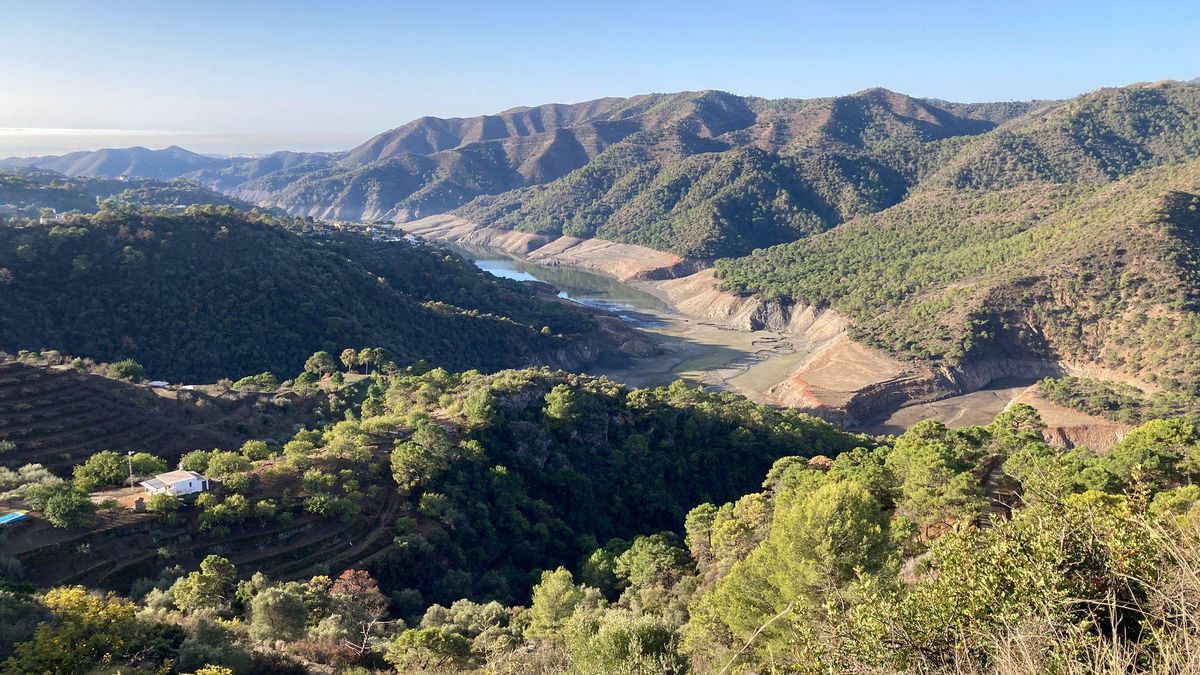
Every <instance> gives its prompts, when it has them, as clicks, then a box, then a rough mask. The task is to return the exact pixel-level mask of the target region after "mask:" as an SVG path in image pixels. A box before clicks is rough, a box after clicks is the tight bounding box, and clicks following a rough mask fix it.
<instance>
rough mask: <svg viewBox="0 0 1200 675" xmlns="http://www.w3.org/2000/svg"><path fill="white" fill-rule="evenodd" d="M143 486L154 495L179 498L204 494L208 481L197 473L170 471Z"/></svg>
mask: <svg viewBox="0 0 1200 675" xmlns="http://www.w3.org/2000/svg"><path fill="white" fill-rule="evenodd" d="M141 485H142V487H144V488H146V491H147V492H149V493H150V494H152V495H153V494H159V493H166V494H169V495H172V496H174V497H179V496H181V495H190V494H194V493H197V492H204V491H205V490H207V489H208V479H207V478H205V477H204V476H201V475H200V474H198V473H196V472H195V471H183V470H180V471H168V472H166V473H160V474H158V475H157V476H155V477H154V478H151V479H150V480H146V481H142V483H141Z"/></svg>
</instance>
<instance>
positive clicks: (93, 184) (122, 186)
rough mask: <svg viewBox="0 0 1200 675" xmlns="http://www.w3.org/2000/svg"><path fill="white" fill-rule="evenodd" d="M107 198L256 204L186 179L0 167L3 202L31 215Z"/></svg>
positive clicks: (88, 209) (132, 202)
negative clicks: (106, 176) (69, 174)
mask: <svg viewBox="0 0 1200 675" xmlns="http://www.w3.org/2000/svg"><path fill="white" fill-rule="evenodd" d="M105 200H112V202H114V203H115V204H120V205H125V206H136V207H142V206H146V207H162V206H190V205H192V204H214V205H217V206H233V207H235V208H240V209H244V210H249V209H251V208H252V207H253V205H252V204H249V203H247V202H244V201H241V200H240V199H234V198H233V197H228V196H226V195H223V194H221V193H219V192H214V191H213V190H210V189H209V188H206V187H203V186H201V185H199V184H196V183H193V182H190V181H186V180H172V181H160V180H151V179H140V178H135V179H129V180H111V179H104V178H88V177H83V176H80V177H75V178H68V177H67V176H65V175H63V174H60V173H56V172H54V171H48V170H45V169H10V170H5V171H0V204H7V205H9V206H13V207H15V208H17V209H18V210H20V211H22V212H25V213H27V214H29V215H34V216H36V215H38V211H39V210H40V209H43V208H49V209H54V210H55V211H59V212H66V211H79V212H81V213H94V212H95V211H96V210H97V209H99V208H100V206H99V204H100V202H102V201H105Z"/></svg>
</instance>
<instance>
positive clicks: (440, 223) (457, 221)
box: [403, 215, 696, 281]
mask: <svg viewBox="0 0 1200 675" xmlns="http://www.w3.org/2000/svg"><path fill="white" fill-rule="evenodd" d="M403 228H404V231H405V232H408V233H410V234H413V235H415V236H418V237H424V238H426V239H436V240H439V241H447V242H450V243H452V244H458V245H459V246H463V247H467V248H471V247H476V248H487V249H491V250H496V251H502V252H505V253H509V254H511V255H515V256H520V257H522V258H526V259H528V260H529V261H531V262H535V263H537V264H539V265H546V266H551V267H553V266H558V265H564V266H569V267H578V268H581V269H585V270H589V271H592V272H599V273H600V274H604V275H606V276H610V277H613V278H615V279H617V280H618V281H630V280H632V279H650V278H670V277H672V276H677V275H679V274H682V273H684V272H690V271H692V270H693V269H694V268H695V265H696V263H694V262H690V261H687V260H684V259H683V258H681V257H679V256H677V255H675V254H674V253H665V252H663V251H655V250H654V249H650V248H646V247H645V246H637V245H635V244H621V243H617V242H614V241H607V240H605V239H580V238H579V237H558V236H551V235H544V234H534V233H532V232H519V231H516V230H501V229H497V228H492V227H481V226H479V225H476V224H474V223H472V222H470V221H467V220H464V219H462V218H459V217H458V216H453V215H439V216H430V217H428V218H422V219H421V220H414V221H412V222H410V223H405V224H404V225H403Z"/></svg>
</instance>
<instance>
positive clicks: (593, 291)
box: [441, 242, 669, 325]
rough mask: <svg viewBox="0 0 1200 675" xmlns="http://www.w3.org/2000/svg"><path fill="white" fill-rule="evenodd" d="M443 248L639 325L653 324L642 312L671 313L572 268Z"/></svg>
mask: <svg viewBox="0 0 1200 675" xmlns="http://www.w3.org/2000/svg"><path fill="white" fill-rule="evenodd" d="M441 245H442V246H445V247H446V248H448V249H450V250H451V251H453V252H455V253H457V254H458V255H460V256H462V257H464V258H466V259H467V260H470V261H471V262H473V263H475V266H476V267H478V268H479V269H481V270H483V271H485V272H487V273H489V274H492V275H495V276H498V277H503V278H505V279H515V280H516V281H541V282H543V283H547V284H550V285H551V286H553V287H555V288H557V289H558V291H559V293H558V295H559V297H561V298H565V299H567V300H570V301H572V302H577V303H579V304H581V305H587V306H588V307H595V308H597V309H603V310H607V311H609V312H612V313H614V314H616V315H618V316H620V317H621V318H622V319H625V320H626V321H630V322H633V323H637V324H639V325H645V324H646V323H647V322H648V321H650V319H649V318H648V317H647V316H645V315H640V314H639V312H663V311H667V310H668V309H669V308H668V307H667V305H666V304H665V303H663V302H662V301H661V300H659V299H658V298H656V297H654V296H653V295H651V294H649V293H646V292H644V291H639V290H638V289H636V288H632V287H630V286H627V285H625V284H623V283H621V282H619V281H617V280H616V279H613V278H611V277H606V276H604V275H601V274H594V273H592V272H586V271H583V270H579V269H575V268H571V267H548V266H543V265H536V264H534V263H531V262H528V261H525V260H519V259H517V258H513V257H511V256H507V255H505V254H503V253H500V252H497V251H490V250H486V249H478V248H464V247H462V246H457V245H453V244H447V243H445V242H441Z"/></svg>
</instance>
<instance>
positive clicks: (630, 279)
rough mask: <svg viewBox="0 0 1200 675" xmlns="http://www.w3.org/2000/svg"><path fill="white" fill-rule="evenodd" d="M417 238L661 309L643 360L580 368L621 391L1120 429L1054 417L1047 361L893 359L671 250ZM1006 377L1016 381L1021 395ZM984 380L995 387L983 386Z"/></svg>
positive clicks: (847, 421) (511, 235) (879, 422)
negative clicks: (627, 292) (576, 273)
mask: <svg viewBox="0 0 1200 675" xmlns="http://www.w3.org/2000/svg"><path fill="white" fill-rule="evenodd" d="M400 227H402V228H403V229H404V230H405V231H406V232H409V233H411V234H414V235H416V236H420V237H423V238H428V239H434V240H440V241H445V242H449V243H453V244H456V245H459V246H462V247H465V248H468V249H470V248H475V249H479V250H488V251H493V252H499V253H503V254H505V255H508V256H512V257H513V258H515V259H517V260H523V261H526V262H529V263H533V264H535V265H538V266H543V267H558V266H562V267H571V268H576V269H581V270H585V271H588V272H592V273H595V274H598V275H602V276H606V277H609V278H612V279H615V280H616V281H618V282H621V283H622V284H625V285H626V286H629V287H630V288H633V289H636V290H639V291H642V292H645V293H648V294H650V295H652V296H654V297H655V298H657V299H659V300H660V301H662V303H663V304H664V305H666V307H667V308H668V309H667V310H666V311H663V312H658V311H652V310H639V311H638V312H637V313H639V314H643V315H645V316H646V317H647V318H648V323H649V325H644V326H639V328H638V330H639V331H641V332H642V333H643V334H645V335H646V336H647V337H648V338H649V339H650V340H651V341H652V342H653V343H654V344H655V346H656V348H657V352H656V354H655V355H653V356H639V355H632V354H631V355H628V356H626V357H624V358H622V359H615V360H613V359H610V360H609V361H608V362H599V363H597V364H596V365H594V366H593V367H592V368H590V369H589V372H592V373H593V374H602V375H608V376H610V377H612V378H613V379H615V380H618V381H621V382H624V383H626V384H629V385H630V386H655V385H660V384H665V383H666V382H669V381H671V380H673V379H677V378H680V377H682V378H684V379H688V380H691V381H693V382H697V383H700V384H703V385H705V386H709V387H713V388H720V389H725V390H729V391H734V392H737V393H739V394H742V395H744V396H746V397H747V398H749V399H750V400H753V401H756V402H760V403H767V404H771V405H778V406H782V407H790V408H796V409H800V410H803V411H806V412H810V413H812V414H815V415H818V416H821V417H824V418H826V419H830V420H832V421H835V422H838V423H840V424H843V425H845V426H846V427H847V428H852V429H859V430H865V431H871V432H875V433H890V432H893V431H895V430H897V429H899V428H900V427H901V426H908V425H910V424H911V423H912V422H915V421H917V420H919V419H924V418H933V419H938V420H940V421H942V422H943V423H946V424H948V425H950V426H965V425H967V424H978V423H985V422H987V421H989V420H990V419H991V418H992V417H994V416H995V415H996V414H998V413H1000V412H1001V411H1003V410H1004V408H1006V407H1007V406H1008V405H1010V404H1011V403H1013V402H1014V401H1023V402H1029V403H1031V404H1034V405H1035V407H1038V408H1039V410H1042V411H1043V414H1044V415H1045V416H1047V417H1048V419H1047V420H1046V421H1047V425H1048V426H1049V427H1050V429H1048V434H1047V437H1048V439H1049V440H1052V441H1055V442H1057V443H1059V444H1062V445H1067V446H1070V445H1074V444H1075V443H1076V442H1077V440H1076V439H1078V440H1079V441H1088V442H1089V444H1093V443H1095V442H1096V441H1103V444H1104V445H1110V444H1111V443H1113V442H1115V441H1116V440H1119V438H1120V437H1123V436H1124V433H1126V432H1127V429H1125V428H1124V425H1117V424H1116V423H1113V422H1111V421H1109V420H1105V419H1103V418H1099V417H1092V416H1088V415H1083V414H1082V413H1076V412H1075V411H1068V410H1066V409H1061V408H1060V407H1058V406H1054V405H1053V404H1050V403H1049V402H1048V401H1045V400H1044V399H1041V398H1040V397H1039V396H1037V394H1036V385H1034V386H1029V383H1031V382H1035V381H1036V380H1037V379H1039V378H1040V377H1043V376H1045V375H1049V374H1053V373H1054V372H1056V370H1057V366H1055V365H1054V364H1047V363H1043V362H1036V361H1031V360H1012V359H1004V360H997V361H988V362H981V363H977V364H971V365H970V366H967V367H962V368H956V369H934V368H930V367H923V366H919V365H914V364H911V363H905V362H901V361H899V360H897V359H895V358H893V357H890V356H888V355H886V354H883V353H881V352H878V351H877V350H874V349H871V348H869V347H867V346H865V345H862V344H859V343H857V342H855V341H853V340H851V339H850V337H849V335H848V334H847V332H846V329H847V326H848V321H847V320H846V319H845V318H844V317H842V316H840V315H838V314H837V313H836V312H835V311H833V310H829V309H820V308H814V307H808V306H803V305H794V304H789V303H779V302H767V301H763V300H759V299H757V298H747V297H741V296H737V295H734V294H732V293H728V292H725V291H721V290H719V288H718V287H717V279H716V277H715V274H714V271H713V270H712V269H711V268H706V267H704V266H702V265H700V264H697V263H695V262H693V261H688V260H685V259H683V258H680V257H679V256H677V255H674V254H671V253H664V252H662V251H655V250H652V249H648V248H645V247H642V246H637V245H632V244H622V243H617V242H610V241H605V240H600V239H580V238H576V237H556V236H551V235H542V234H533V233H527V232H516V231H511V230H498V229H494V228H487V227H481V226H478V225H475V224H474V223H471V222H469V221H466V220H464V219H462V218H459V217H457V216H452V215H440V216H431V217H429V218H424V219H421V220H418V221H413V222H410V223H405V224H402V225H400ZM1014 380H1019V381H1021V382H1023V383H1024V384H1022V385H1021V386H1017V385H1015V384H1014ZM993 382H995V383H996V385H993V384H992V383H993Z"/></svg>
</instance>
